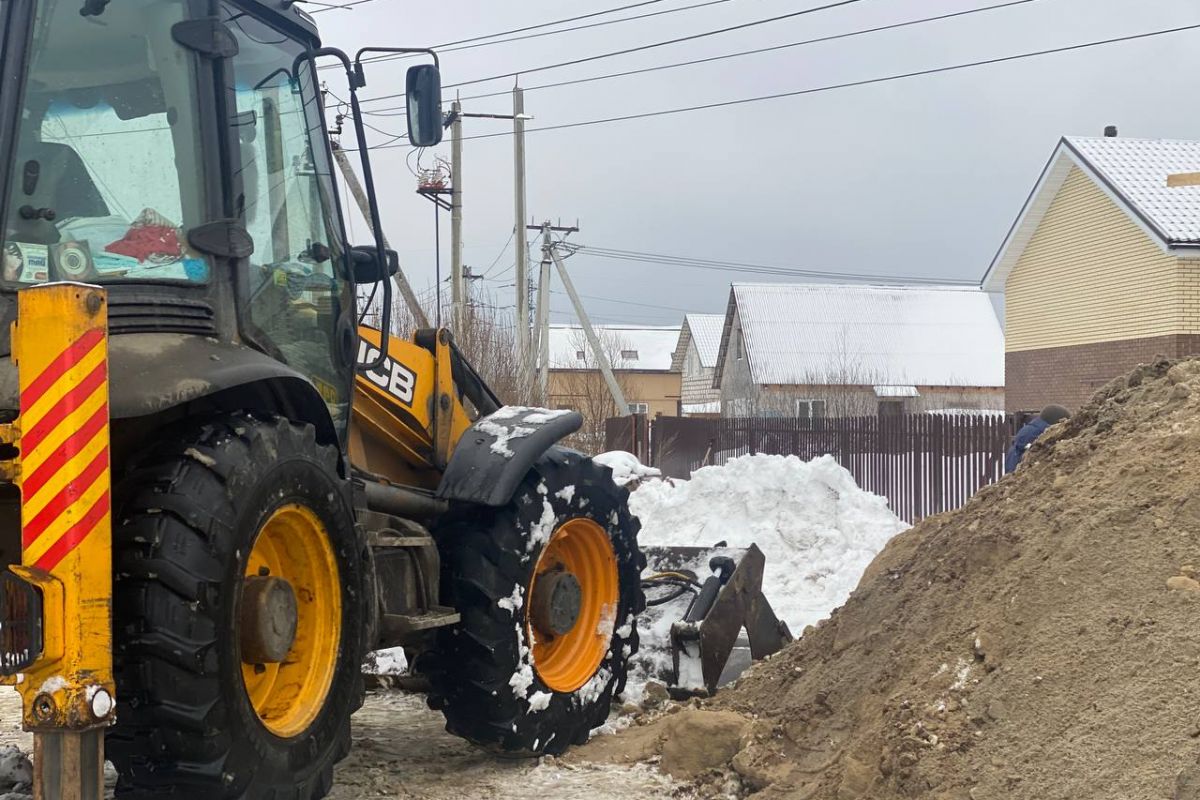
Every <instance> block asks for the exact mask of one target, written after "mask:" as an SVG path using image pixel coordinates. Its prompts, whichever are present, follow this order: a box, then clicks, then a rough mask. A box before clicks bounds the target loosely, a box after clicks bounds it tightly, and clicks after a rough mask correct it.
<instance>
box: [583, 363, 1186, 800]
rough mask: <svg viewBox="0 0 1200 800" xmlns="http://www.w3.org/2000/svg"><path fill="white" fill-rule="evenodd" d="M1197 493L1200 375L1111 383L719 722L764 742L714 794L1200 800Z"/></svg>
mask: <svg viewBox="0 0 1200 800" xmlns="http://www.w3.org/2000/svg"><path fill="white" fill-rule="evenodd" d="M1198 489H1200V361H1196V360H1190V361H1184V362H1180V363H1177V364H1172V363H1170V362H1167V361H1161V362H1158V363H1155V364H1152V365H1146V366H1143V367H1140V368H1138V369H1137V370H1136V371H1134V372H1133V373H1132V374H1131V375H1130V376H1128V377H1127V378H1124V379H1121V380H1118V381H1114V382H1112V383H1111V384H1109V385H1108V386H1106V387H1105V388H1104V389H1102V390H1101V391H1100V392H1099V393H1098V394H1097V395H1096V397H1095V398H1093V400H1092V401H1091V402H1090V403H1089V405H1088V406H1086V407H1085V408H1084V409H1082V410H1081V411H1080V412H1079V413H1078V414H1077V415H1076V416H1075V417H1074V418H1073V419H1072V420H1070V421H1069V422H1068V423H1066V424H1064V425H1060V426H1058V427H1056V428H1054V429H1052V430H1051V431H1050V432H1048V433H1047V434H1046V435H1045V436H1044V437H1043V439H1042V440H1041V441H1039V442H1038V443H1037V444H1036V445H1035V446H1034V448H1033V449H1032V450H1031V451H1030V452H1029V453H1028V454H1027V455H1026V463H1025V464H1024V465H1023V466H1022V468H1021V469H1020V470H1019V471H1018V472H1017V474H1016V475H1013V476H1010V477H1008V478H1006V479H1004V480H1002V481H1000V482H999V483H998V484H996V485H994V486H991V487H989V488H987V489H985V490H983V491H982V492H980V493H979V495H978V496H976V497H975V498H974V499H973V500H971V502H970V503H968V504H967V506H966V507H964V508H963V509H961V510H959V511H957V512H955V513H952V514H945V515H941V516H939V517H935V518H932V519H929V520H926V521H925V522H923V523H921V524H920V525H918V526H916V527H915V528H913V529H912V530H911V531H909V532H907V533H903V534H901V535H899V536H898V537H896V538H895V539H893V540H892V542H891V543H890V544H889V545H888V546H887V548H886V549H885V550H884V551H883V552H882V553H880V555H879V557H878V558H877V559H876V560H875V562H874V563H873V564H872V565H871V567H870V568H869V569H868V570H867V573H866V574H865V575H864V576H863V579H862V581H861V583H860V584H859V586H858V588H857V589H856V590H855V592H854V594H853V595H852V596H851V598H850V600H849V601H848V602H847V603H846V604H845V606H843V607H842V608H840V609H839V610H837V611H836V612H834V614H833V615H832V616H831V618H830V619H828V620H826V621H825V622H823V623H821V624H820V625H818V626H817V627H816V628H809V629H807V630H806V631H805V635H804V636H803V638H802V639H801V640H800V641H799V642H797V643H796V644H795V645H793V646H791V647H789V648H788V649H786V650H785V651H784V652H782V653H780V654H778V655H777V656H776V657H775V658H773V659H771V660H770V661H768V662H765V663H763V664H759V665H757V666H756V667H754V668H753V669H752V670H751V671H750V672H748V673H747V674H746V675H745V676H743V678H742V679H741V680H740V681H739V683H738V685H737V686H736V687H735V688H733V689H732V690H730V691H726V692H724V693H723V694H721V695H719V696H718V697H717V698H716V699H715V700H714V701H712V702H711V703H709V704H708V705H709V707H710V708H714V709H719V710H725V711H733V712H737V713H740V714H741V715H742V716H743V717H744V720H745V722H744V724H745V725H746V726H747V727H746V728H745V729H744V730H739V743H738V752H737V753H736V754H735V755H733V756H732V758H731V759H729V760H728V762H726V763H724V764H721V765H720V766H721V767H722V769H721V770H716V771H715V773H714V774H713V775H710V776H709V781H708V785H709V786H713V787H716V786H718V785H720V784H721V781H720V780H719V779H718V778H719V777H725V778H726V779H727V778H728V776H729V775H736V776H737V778H738V780H739V781H740V783H741V786H742V790H743V793H744V794H749V793H754V792H757V793H758V794H755V796H756V797H762V798H774V797H780V798H784V797H786V798H837V800H850V798H871V799H872V800H884V799H886V798H910V797H928V798H933V799H934V800H993V799H996V800H999V798H1006V799H1007V798H1029V799H1030V800H1033V799H1034V798H1036V800H1054V799H1057V798H1063V800H1066V799H1067V798H1070V799H1071V800H1078V799H1079V798H1120V800H1141V799H1142V798H1146V800H1150V799H1151V798H1153V799H1154V800H1163V799H1164V798H1166V799H1168V800H1169V799H1170V798H1175V800H1197V799H1198V798H1200V768H1198V767H1197V759H1198V758H1200V583H1198V582H1196V581H1195V580H1193V576H1195V575H1196V571H1195V569H1194V568H1193V566H1192V565H1197V567H1200V491H1198ZM672 716H676V715H672ZM665 726H670V731H669V733H670V736H669V737H660V740H661V739H662V738H669V739H671V740H673V741H674V742H675V745H676V747H683V748H684V749H686V747H687V744H686V742H687V740H689V739H694V738H696V737H705V736H711V732H705V731H700V732H698V733H692V732H690V731H689V730H688V729H687V728H686V727H684V726H681V725H678V724H673V723H672V717H670V716H669V717H664V718H663V719H661V720H658V721H656V722H652V723H650V724H649V725H646V726H643V727H640V728H635V729H634V730H632V731H629V732H626V733H625V734H622V737H628V738H629V739H630V741H631V743H632V740H633V738H634V737H635V736H638V737H641V741H643V742H645V741H647V740H649V741H654V733H653V732H654V731H663V730H665ZM647 729H650V730H649V731H647ZM622 737H618V739H619V740H620V739H621V738H622ZM681 738H682V740H683V741H682V742H681V741H680V740H681ZM697 744H698V743H697ZM605 747H608V748H609V749H610V750H611V749H613V748H614V747H615V745H605ZM592 749H593V748H591V747H589V748H585V749H584V751H583V753H582V755H583V756H584V757H588V756H589V751H592ZM657 752H660V753H661V752H662V750H661V748H660V749H659V750H658V751H657ZM595 754H596V757H597V758H598V759H599V760H609V759H611V758H612V754H611V753H605V752H600V749H599V748H596V749H595ZM714 766H718V765H717V764H714ZM721 772H723V773H724V776H721V775H719V774H717V773H721Z"/></svg>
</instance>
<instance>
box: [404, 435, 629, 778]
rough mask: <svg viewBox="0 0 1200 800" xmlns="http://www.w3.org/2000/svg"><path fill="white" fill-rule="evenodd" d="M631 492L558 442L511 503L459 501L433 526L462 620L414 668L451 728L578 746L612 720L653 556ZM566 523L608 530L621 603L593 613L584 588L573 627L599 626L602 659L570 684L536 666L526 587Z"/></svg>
mask: <svg viewBox="0 0 1200 800" xmlns="http://www.w3.org/2000/svg"><path fill="white" fill-rule="evenodd" d="M628 499H629V493H628V491H627V490H625V489H624V488H621V487H619V486H617V485H616V484H615V483H614V482H613V480H612V475H611V470H609V468H608V467H605V466H602V465H600V464H596V463H594V462H593V461H591V460H590V459H588V458H586V457H584V456H582V455H580V454H578V453H574V452H571V451H567V450H561V449H555V450H552V451H551V452H550V453H548V454H547V455H546V456H544V457H543V458H542V459H541V460H540V461H539V462H538V463H537V464H536V465H535V466H534V468H533V469H532V470H531V471H530V473H529V475H527V476H526V478H525V480H524V481H523V482H522V484H521V485H520V487H519V488H518V490H517V492H516V495H515V496H514V497H513V499H512V500H511V501H510V502H509V503H508V505H505V506H502V507H499V508H489V507H484V506H463V507H460V508H456V509H454V510H453V511H452V512H451V514H450V515H449V516H448V518H447V519H446V520H445V521H444V522H443V523H442V524H441V525H439V527H438V528H437V530H436V531H435V534H434V535H435V536H436V537H437V539H438V544H439V549H440V550H441V553H442V587H443V588H442V591H443V594H444V597H445V602H446V603H447V604H449V605H452V606H453V607H455V608H456V609H458V611H459V612H460V613H461V614H462V622H461V623H460V624H459V625H456V626H453V627H451V628H447V629H443V630H441V631H439V633H438V637H437V641H436V645H435V647H434V648H433V650H432V651H430V652H428V653H426V654H425V655H424V657H423V658H421V659H420V660H419V661H418V663H417V669H418V670H420V671H421V672H423V673H425V674H426V675H427V676H428V677H429V679H430V682H431V684H432V691H431V692H430V695H429V704H430V706H431V707H433V708H435V709H440V710H441V711H442V712H443V714H444V715H445V717H446V729H447V730H448V731H450V732H451V733H453V734H456V735H458V736H462V737H463V738H465V739H467V740H469V741H471V742H473V743H475V744H477V745H480V746H482V747H485V748H488V749H490V750H494V751H498V752H503V753H508V754H511V755H518V756H537V755H543V754H551V755H556V754H559V753H562V752H563V751H565V750H566V749H567V748H568V747H570V746H571V745H572V744H581V743H583V742H585V741H587V738H588V734H589V733H590V731H591V730H592V729H593V728H596V727H598V726H600V725H602V724H603V723H604V721H605V720H606V719H607V717H608V713H609V706H610V704H611V702H612V698H613V696H614V695H616V694H618V693H619V692H620V691H621V690H622V689H623V688H624V685H625V678H626V671H627V664H628V659H629V657H630V656H631V655H633V654H634V653H636V652H637V649H638V633H637V621H636V620H637V615H638V614H639V613H641V611H642V610H643V608H644V605H645V598H644V596H643V594H642V591H641V586H640V576H641V572H642V568H643V566H644V564H645V560H644V558H643V556H642V554H641V551H640V550H639V549H638V546H637V533H638V528H639V525H638V521H637V519H636V518H635V517H633V516H632V514H630V512H629V507H628ZM567 525H583V526H586V527H587V528H588V529H590V530H591V531H603V534H604V537H605V541H606V543H607V544H606V545H605V546H607V545H611V553H612V556H614V557H615V562H616V586H615V597H614V600H615V602H613V603H611V604H608V603H605V604H604V607H603V610H602V612H601V613H600V614H599V616H597V615H596V614H595V609H594V608H591V616H588V613H587V612H588V610H589V606H588V603H589V600H588V599H587V597H588V595H587V592H588V591H589V589H588V587H587V586H584V587H583V589H582V591H583V593H584V599H583V600H582V601H581V611H580V614H579V617H578V622H577V623H576V624H577V625H590V626H591V627H590V630H592V631H595V635H596V637H597V639H598V640H599V641H600V642H602V647H603V653H602V656H601V655H599V653H600V651H599V650H596V651H595V653H596V654H597V656H598V657H599V664H598V666H596V667H595V668H594V669H591V668H590V663H587V665H586V666H585V667H584V669H585V670H586V674H584V675H583V678H585V679H583V680H578V679H577V680H575V681H571V682H569V683H567V684H564V683H563V679H561V678H558V677H555V676H551V675H550V673H549V671H548V670H539V663H537V657H536V656H535V652H534V650H533V645H534V643H535V642H536V641H537V640H536V638H535V642H531V641H530V638H531V637H538V636H540V635H541V634H540V633H537V632H535V629H534V621H533V620H531V613H532V612H531V608H530V602H529V587H530V585H531V581H534V579H535V567H536V566H537V565H539V560H540V557H541V556H542V554H543V552H544V551H545V550H546V548H547V543H548V542H550V541H551V539H552V537H554V536H555V533H556V532H557V531H559V530H561V529H563V528H564V527H565V526H567ZM589 535H591V534H589ZM545 574H546V573H540V574H539V576H538V579H541V576H543V575H545ZM536 591H537V590H536V589H535V592H536ZM543 591H544V587H543ZM581 630H589V628H581ZM564 635H567V634H564ZM560 662H561V659H560ZM579 663H586V660H581V661H579ZM567 668H568V671H570V670H572V669H574V670H576V671H575V673H574V674H575V675H577V676H578V675H580V673H579V672H578V671H577V664H571V663H569V662H568V664H567ZM543 672H545V673H546V674H543ZM548 678H555V679H551V680H548ZM556 681H557V685H559V686H560V687H561V686H563V685H573V684H574V683H579V684H580V685H578V686H577V687H575V688H573V689H571V690H570V691H559V690H556V689H555V688H554V685H555V684H556Z"/></svg>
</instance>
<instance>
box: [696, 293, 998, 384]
mask: <svg viewBox="0 0 1200 800" xmlns="http://www.w3.org/2000/svg"><path fill="white" fill-rule="evenodd" d="M729 304H730V309H729V313H728V314H727V315H726V323H725V327H724V331H723V332H722V336H721V354H720V360H719V362H718V366H717V375H716V384H717V385H719V384H720V380H721V373H722V365H724V363H725V353H726V351H727V350H728V348H729V341H730V332H731V324H732V321H733V319H734V317H735V315H736V317H737V318H738V320H739V321H740V324H741V329H742V335H743V337H744V342H745V348H744V350H745V357H746V358H747V359H748V360H749V366H750V373H751V377H752V379H753V381H754V383H756V384H759V385H765V384H776V385H794V384H812V383H821V382H823V383H829V384H854V385H868V386H884V385H886V386H975V387H1000V386H1004V334H1003V332H1002V330H1001V327H1000V321H999V319H998V318H997V317H996V312H995V310H994V308H993V306H992V302H991V299H990V298H989V297H988V295H987V294H985V293H984V292H982V291H980V290H979V289H978V288H976V287H937V288H930V287H916V286H913V287H909V286H862V285H845V284H829V283H823V284H764V283H735V284H733V287H732V290H731V291H730V297H729Z"/></svg>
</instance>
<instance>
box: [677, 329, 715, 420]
mask: <svg viewBox="0 0 1200 800" xmlns="http://www.w3.org/2000/svg"><path fill="white" fill-rule="evenodd" d="M724 324H725V317H724V316H723V315H721V314H688V315H686V316H685V317H684V318H683V328H682V329H680V331H679V341H678V343H677V344H676V345H675V355H674V356H673V358H672V361H671V366H672V368H673V369H675V370H676V371H678V372H679V374H680V377H681V379H682V380H681V384H682V397H681V398H680V410H681V413H682V414H683V415H684V416H688V417H709V416H713V417H715V416H717V415H719V414H720V413H721V393H720V391H719V390H718V389H717V388H716V387H715V386H713V378H714V377H715V375H716V373H717V353H719V352H720V350H721V328H722V326H724Z"/></svg>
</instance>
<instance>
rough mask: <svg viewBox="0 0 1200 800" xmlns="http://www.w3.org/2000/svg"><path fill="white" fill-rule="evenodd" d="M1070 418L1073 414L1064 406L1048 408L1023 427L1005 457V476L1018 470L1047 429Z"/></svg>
mask: <svg viewBox="0 0 1200 800" xmlns="http://www.w3.org/2000/svg"><path fill="white" fill-rule="evenodd" d="M1069 416H1071V412H1070V411H1067V410H1066V409H1065V408H1063V407H1062V406H1046V407H1045V408H1043V409H1042V413H1041V414H1038V415H1037V416H1036V417H1034V418H1033V419H1031V420H1030V421H1029V422H1026V423H1025V424H1024V425H1023V426H1022V427H1021V430H1019V431H1017V435H1016V437H1015V438H1014V439H1013V443H1012V447H1010V448H1008V455H1007V456H1005V457H1004V472H1005V474H1007V473H1009V472H1012V471H1013V470H1015V469H1016V468H1017V464H1020V463H1021V458H1022V457H1024V455H1025V451H1026V450H1028V449H1029V448H1030V446H1031V445H1033V443H1034V441H1036V440H1037V438H1038V437H1039V436H1041V435H1042V434H1043V433H1045V432H1046V429H1047V428H1049V427H1050V426H1051V425H1053V424H1054V423H1056V422H1062V421H1063V420H1064V419H1066V418H1067V417H1069Z"/></svg>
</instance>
